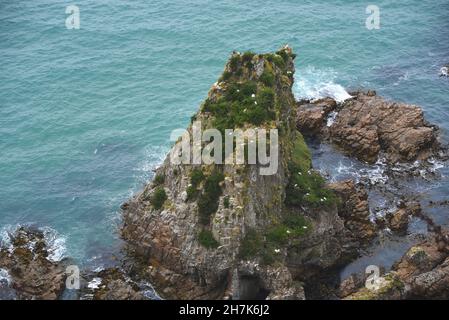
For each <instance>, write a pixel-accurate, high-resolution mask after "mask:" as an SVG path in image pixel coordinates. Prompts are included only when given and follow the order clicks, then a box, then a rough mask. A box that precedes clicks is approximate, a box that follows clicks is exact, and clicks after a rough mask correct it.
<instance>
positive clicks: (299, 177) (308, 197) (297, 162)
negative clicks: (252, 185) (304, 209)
mask: <svg viewBox="0 0 449 320" xmlns="http://www.w3.org/2000/svg"><path fill="white" fill-rule="evenodd" d="M311 166H312V163H311V156H310V151H309V149H308V148H307V145H306V143H305V142H304V138H303V137H302V135H300V134H299V135H298V136H297V139H296V141H295V143H294V146H293V152H292V159H291V161H290V163H289V171H290V180H289V183H288V185H287V188H286V198H285V203H286V204H287V205H290V206H300V205H308V206H312V207H320V206H330V205H332V204H335V203H337V202H338V198H337V196H336V195H335V194H334V192H333V191H332V190H329V189H327V188H326V187H325V183H326V181H325V180H324V178H323V177H322V176H321V175H320V174H319V173H318V172H316V171H314V170H312V168H311Z"/></svg>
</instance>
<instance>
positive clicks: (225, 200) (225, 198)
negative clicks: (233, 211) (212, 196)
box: [223, 196, 229, 209]
mask: <svg viewBox="0 0 449 320" xmlns="http://www.w3.org/2000/svg"><path fill="white" fill-rule="evenodd" d="M223 206H224V207H225V208H226V209H229V197H228V196H226V197H224V199H223Z"/></svg>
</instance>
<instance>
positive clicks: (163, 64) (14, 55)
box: [0, 0, 449, 265]
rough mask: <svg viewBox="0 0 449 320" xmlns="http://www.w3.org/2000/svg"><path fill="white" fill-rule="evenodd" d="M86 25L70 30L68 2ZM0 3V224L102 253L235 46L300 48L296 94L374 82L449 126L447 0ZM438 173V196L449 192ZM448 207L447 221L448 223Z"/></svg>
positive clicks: (86, 259)
mask: <svg viewBox="0 0 449 320" xmlns="http://www.w3.org/2000/svg"><path fill="white" fill-rule="evenodd" d="M70 4H76V5H77V6H78V7H79V9H80V29H73V30H69V29H67V28H66V24H65V20H66V18H67V16H68V15H67V14H66V13H65V9H66V6H68V5H70ZM369 4H371V3H370V2H366V1H349V0H345V1H343V0H339V1H323V0H318V1H298V0H296V1H294V0H278V1H258V2H250V1H229V0H224V1H204V0H203V1H182V0H176V1H170V2H167V1H142V0H133V1H118V0H115V1H113V0H97V1H93V0H92V1H86V0H79V1H76V2H75V3H72V2H68V1H58V0H52V1H50V0H34V1H29V0H28V1H24V0H0V229H1V230H3V231H5V230H8V229H11V228H14V227H15V226H17V225H21V224H26V223H31V224H36V225H38V226H48V227H50V228H52V230H54V231H55V232H56V233H57V235H56V237H57V239H59V241H56V243H55V245H57V246H58V248H59V250H60V252H59V253H61V254H65V255H68V256H71V257H74V258H75V259H76V260H77V261H78V262H79V263H80V264H92V265H96V264H101V263H102V261H103V259H104V256H105V255H108V254H109V253H110V252H113V251H114V250H116V248H117V247H118V246H119V245H120V241H119V237H118V232H117V230H118V229H117V227H118V225H119V223H120V214H119V206H120V204H121V203H122V202H123V201H125V200H126V199H127V198H128V197H130V196H131V195H132V194H133V193H135V192H137V191H138V190H139V189H141V188H142V186H143V184H144V183H145V182H146V181H148V179H150V178H151V177H152V175H153V173H152V169H154V168H155V167H156V166H157V165H158V163H160V162H161V160H162V159H163V158H164V157H165V154H166V152H167V151H168V150H169V147H170V141H169V137H170V132H171V131H172V130H173V129H176V128H184V127H186V125H187V124H188V123H189V121H190V117H191V115H192V114H193V113H194V112H195V111H196V110H197V108H198V106H199V104H200V103H201V101H202V100H203V99H204V98H205V96H206V93H207V91H208V89H209V87H210V86H211V85H212V84H213V83H214V82H215V81H216V80H217V79H218V77H219V76H220V74H221V72H222V70H223V66H224V64H225V62H226V61H227V59H228V57H229V55H230V53H231V52H232V51H233V50H238V51H245V50H253V51H256V52H268V51H274V50H277V49H278V48H279V47H280V46H282V45H284V44H287V43H288V44H289V45H290V46H291V47H293V49H294V50H295V52H296V53H297V59H296V76H295V79H296V83H295V87H294V90H295V94H296V95H297V97H298V98H300V97H318V96H320V95H329V94H330V95H334V96H337V97H338V96H339V95H342V94H345V89H344V88H346V89H347V90H349V89H355V88H370V89H375V90H377V91H378V93H379V94H382V95H384V96H386V97H387V98H390V99H395V100H399V101H404V102H407V103H414V104H418V105H421V106H422V107H423V109H424V110H425V114H426V116H427V118H428V119H429V120H430V121H431V122H434V123H436V124H437V125H439V126H440V127H441V128H442V130H443V134H444V135H445V131H446V129H447V128H448V127H449V94H448V90H449V79H446V78H440V77H439V76H438V71H439V69H440V67H441V66H442V65H444V64H446V63H449V41H448V39H449V1H447V0H446V1H444V0H434V1H417V0H413V1H412V0H409V1H404V0H399V1H385V0H378V1H376V5H377V6H378V7H379V9H380V29H378V30H368V29H367V28H366V26H365V20H366V18H367V17H368V14H366V12H365V9H366V7H367V6H368V5H369ZM448 190H449V182H448V181H446V180H445V179H442V180H441V181H440V182H439V185H438V187H436V188H435V189H432V194H431V195H429V197H430V196H431V197H435V198H444V197H445V196H447V194H448ZM447 220H449V219H448V217H447V216H446V218H444V219H442V221H443V223H447Z"/></svg>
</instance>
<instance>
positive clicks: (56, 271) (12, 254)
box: [0, 227, 66, 300]
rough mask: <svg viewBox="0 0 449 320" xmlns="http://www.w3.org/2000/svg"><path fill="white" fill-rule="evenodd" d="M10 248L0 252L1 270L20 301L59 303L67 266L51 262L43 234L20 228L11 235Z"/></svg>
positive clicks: (36, 230)
mask: <svg viewBox="0 0 449 320" xmlns="http://www.w3.org/2000/svg"><path fill="white" fill-rule="evenodd" d="M10 239H11V244H10V247H2V248H1V249H0V268H1V269H3V270H6V271H7V273H8V274H9V276H10V278H11V284H10V286H11V287H12V288H13V289H14V290H15V294H16V296H17V298H18V299H38V300H41V299H44V300H54V299H58V298H59V297H60V295H61V294H62V291H63V290H64V288H65V278H66V274H65V264H66V263H65V262H64V261H62V262H53V261H50V260H49V259H48V251H47V249H48V248H47V243H46V241H45V238H44V234H43V232H42V231H40V230H38V229H32V228H24V227H22V228H19V229H17V230H16V231H15V232H14V233H13V234H11V235H10Z"/></svg>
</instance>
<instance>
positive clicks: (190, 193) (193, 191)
mask: <svg viewBox="0 0 449 320" xmlns="http://www.w3.org/2000/svg"><path fill="white" fill-rule="evenodd" d="M203 180H204V173H203V171H202V170H201V168H195V169H193V170H192V172H191V173H190V185H189V186H188V187H187V190H186V192H187V200H193V199H195V198H196V197H197V196H198V193H199V190H198V186H199V185H200V183H201V182H202V181H203Z"/></svg>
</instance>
